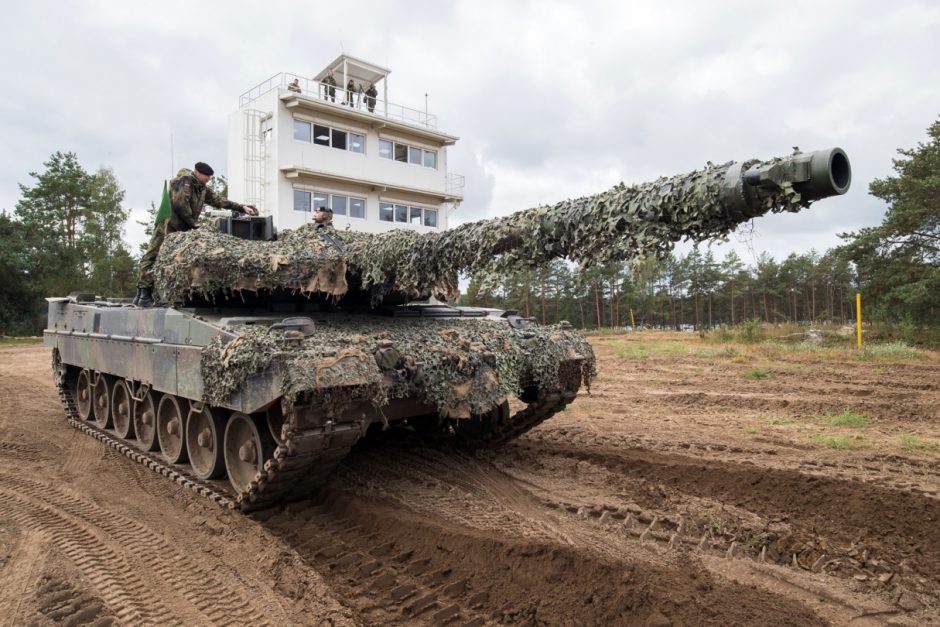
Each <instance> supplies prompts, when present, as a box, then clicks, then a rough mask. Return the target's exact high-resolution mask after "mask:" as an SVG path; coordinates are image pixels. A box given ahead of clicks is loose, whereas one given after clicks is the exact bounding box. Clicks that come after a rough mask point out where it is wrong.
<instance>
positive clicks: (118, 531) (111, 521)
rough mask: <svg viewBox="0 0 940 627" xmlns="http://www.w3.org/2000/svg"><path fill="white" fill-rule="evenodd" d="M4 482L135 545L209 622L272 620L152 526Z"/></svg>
mask: <svg viewBox="0 0 940 627" xmlns="http://www.w3.org/2000/svg"><path fill="white" fill-rule="evenodd" d="M0 484H2V485H3V486H17V487H19V488H21V489H22V490H28V491H30V492H33V493H41V494H43V500H44V501H45V502H46V503H48V504H49V506H51V507H54V508H56V509H57V510H59V511H60V512H63V513H65V514H67V515H69V516H73V517H75V518H77V519H79V521H80V522H83V523H86V524H87V525H88V526H94V527H96V528H98V529H100V530H101V531H103V532H104V533H106V534H107V535H108V536H110V537H111V538H113V539H114V540H115V541H117V542H118V543H120V544H121V546H123V547H126V548H127V549H128V550H129V551H133V555H134V557H135V558H137V559H139V560H141V561H142V562H143V563H144V565H146V567H147V568H148V569H150V570H151V571H153V572H155V573H157V574H159V575H160V577H161V579H162V580H163V581H165V582H166V583H167V584H168V585H170V586H171V587H172V588H173V590H174V591H175V592H176V593H177V594H178V595H180V596H181V597H183V598H184V599H186V601H188V602H189V603H190V604H191V605H192V606H193V607H194V608H195V609H197V610H198V612H199V614H201V615H202V616H204V617H205V618H207V619H208V620H209V621H210V622H212V623H215V624H220V623H226V622H234V623H236V624H251V625H267V624H270V623H269V622H268V619H267V617H266V616H265V612H263V611H261V610H259V609H257V608H255V607H254V606H253V605H252V604H251V603H249V601H248V600H247V599H245V598H244V597H243V596H242V595H241V594H239V593H238V592H237V591H236V590H235V589H234V588H233V586H230V585H228V584H227V583H225V582H223V581H221V580H220V579H219V578H218V577H216V575H215V574H214V572H213V571H212V570H210V569H209V568H206V567H203V566H200V565H198V564H196V563H194V561H193V560H192V559H190V558H189V557H188V556H186V555H184V554H182V553H180V552H179V551H178V550H176V549H175V548H174V547H172V546H171V545H170V544H169V543H168V542H166V541H165V540H164V539H163V538H162V537H161V536H159V535H158V534H156V533H155V532H154V531H153V530H151V529H149V528H148V527H145V526H144V525H141V524H140V523H137V522H135V521H133V520H130V519H128V518H125V517H123V516H120V515H118V514H113V513H111V512H109V511H107V510H105V509H102V508H101V507H98V506H97V505H94V504H92V503H89V502H86V501H84V500H81V499H78V498H76V497H72V496H69V495H66V494H63V493H62V492H60V491H58V490H56V489H54V488H49V487H48V486H44V485H42V484H39V483H36V482H32V481H29V480H24V479H21V478H18V477H0ZM0 490H2V488H0Z"/></svg>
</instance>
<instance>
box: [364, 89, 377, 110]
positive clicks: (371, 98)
mask: <svg viewBox="0 0 940 627" xmlns="http://www.w3.org/2000/svg"><path fill="white" fill-rule="evenodd" d="M378 95H379V90H378V89H376V88H375V83H369V89H367V90H366V106H367V107H369V113H375V97H376V96H378Z"/></svg>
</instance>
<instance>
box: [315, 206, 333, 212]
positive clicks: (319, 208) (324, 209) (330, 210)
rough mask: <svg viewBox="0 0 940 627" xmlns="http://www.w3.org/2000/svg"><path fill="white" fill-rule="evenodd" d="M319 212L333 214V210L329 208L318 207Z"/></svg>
mask: <svg viewBox="0 0 940 627" xmlns="http://www.w3.org/2000/svg"><path fill="white" fill-rule="evenodd" d="M317 211H325V212H327V213H333V210H332V209H330V208H329V207H317Z"/></svg>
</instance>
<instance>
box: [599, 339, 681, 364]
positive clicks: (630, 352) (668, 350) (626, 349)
mask: <svg viewBox="0 0 940 627" xmlns="http://www.w3.org/2000/svg"><path fill="white" fill-rule="evenodd" d="M613 349H614V355H616V356H617V357H619V358H620V359H630V360H638V359H646V358H648V357H653V356H657V355H677V354H688V353H689V347H688V346H687V345H685V344H682V343H679V342H617V343H616V344H614V345H613Z"/></svg>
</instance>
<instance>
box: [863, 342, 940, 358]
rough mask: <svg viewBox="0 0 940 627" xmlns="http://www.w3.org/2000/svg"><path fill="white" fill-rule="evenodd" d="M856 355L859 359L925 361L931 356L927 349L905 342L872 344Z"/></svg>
mask: <svg viewBox="0 0 940 627" xmlns="http://www.w3.org/2000/svg"><path fill="white" fill-rule="evenodd" d="M854 357H855V359H856V360H858V361H924V360H926V359H928V358H929V357H928V354H927V352H926V351H923V350H921V349H919V348H914V347H913V346H910V345H908V344H905V343H904V342H889V343H887V344H870V345H867V346H864V347H863V348H862V350H860V351H858V352H856V353H855V355H854Z"/></svg>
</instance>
